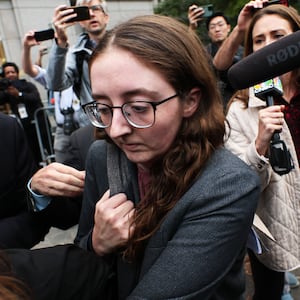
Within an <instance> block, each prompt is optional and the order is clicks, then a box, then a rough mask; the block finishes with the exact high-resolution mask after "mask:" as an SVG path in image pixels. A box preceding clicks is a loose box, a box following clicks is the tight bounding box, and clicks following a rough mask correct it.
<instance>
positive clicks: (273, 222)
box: [219, 1, 300, 300]
mask: <svg viewBox="0 0 300 300" xmlns="http://www.w3.org/2000/svg"><path fill="white" fill-rule="evenodd" d="M264 2H266V1H250V2H248V3H247V4H246V5H245V6H244V8H243V9H242V10H241V12H240V14H239V17H238V23H237V26H236V27H235V29H234V30H233V31H232V33H231V36H229V37H228V39H227V40H226V44H225V43H224V44H223V45H222V48H221V49H220V50H219V51H220V52H221V51H222V53H223V55H224V54H225V53H233V52H234V47H236V46H237V45H238V43H239V42H240V41H241V39H242V36H245V42H244V45H245V55H246V56H247V55H249V54H251V53H253V52H255V51H257V50H259V49H261V48H263V47H265V46H267V45H269V44H270V43H273V42H275V41H277V40H278V39H280V38H282V37H284V36H286V35H289V34H292V33H293V32H295V31H298V30H299V29H300V16H299V14H298V12H297V11H296V10H295V9H294V8H292V7H286V6H284V5H270V6H267V7H265V8H263V5H264ZM255 11H256V12H255ZM227 41H228V42H227ZM299 78H300V77H299V69H295V70H294V71H291V72H289V73H286V74H283V75H282V76H280V80H281V82H282V86H283V95H282V96H281V95H279V94H278V95H277V96H274V105H271V106H267V104H266V101H264V100H262V99H260V98H258V97H257V96H256V95H255V93H254V89H253V87H251V88H249V89H245V90H242V91H238V93H237V94H236V95H235V96H234V97H233V99H232V100H231V102H230V103H229V106H228V113H227V120H228V123H229V128H230V129H228V135H229V136H228V140H227V141H226V144H225V145H226V147H227V148H228V149H229V150H231V151H232V152H233V153H234V154H236V155H238V156H239V157H240V158H241V159H242V160H244V161H245V162H247V164H248V165H250V166H251V167H252V168H253V169H254V170H256V172H257V173H258V174H259V176H260V179H261V186H262V191H261V195H260V199H259V203H258V209H257V212H256V213H257V215H258V216H259V217H260V218H261V220H262V221H263V222H264V223H265V225H266V226H267V228H268V229H269V231H270V233H271V234H272V236H273V237H274V240H272V239H269V238H266V236H264V234H262V233H261V232H260V231H258V235H259V238H260V240H261V241H262V245H263V252H262V254H257V253H255V252H253V251H252V250H250V249H249V251H248V253H249V258H250V263H251V269H252V275H253V279H254V285H255V293H254V296H253V299H255V300H258V299H259V300H261V299H274V300H280V299H284V300H290V299H293V298H292V296H291V295H290V294H289V293H288V294H283V287H284V283H285V271H290V270H293V269H295V268H298V267H299V266H300V235H299V228H300V222H299V220H300V217H299V216H300V208H299V205H298V203H299V201H300V180H299V179H300V172H299V157H300V147H299V145H300V134H299V128H300V123H299V120H300V119H299V117H298V116H299V114H300V110H299V109H300V98H299V95H300V86H299ZM275 131H276V132H280V137H281V139H282V140H283V141H284V142H285V144H286V145H287V148H288V149H289V151H290V154H291V157H292V160H293V163H294V169H293V170H291V171H290V172H289V173H288V174H286V175H279V174H277V173H276V172H275V171H274V170H273V168H272V164H271V160H270V159H269V158H270V152H269V149H270V143H271V140H272V137H273V134H274V132H275Z"/></svg>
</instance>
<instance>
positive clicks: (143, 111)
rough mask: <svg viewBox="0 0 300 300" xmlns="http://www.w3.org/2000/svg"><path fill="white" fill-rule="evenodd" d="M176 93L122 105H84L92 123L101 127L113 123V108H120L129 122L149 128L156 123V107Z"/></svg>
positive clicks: (135, 125) (137, 126)
mask: <svg viewBox="0 0 300 300" xmlns="http://www.w3.org/2000/svg"><path fill="white" fill-rule="evenodd" d="M177 96H178V94H175V95H173V96H171V97H168V98H166V99H164V100H161V101H159V102H150V101H133V102H127V103H124V104H123V105H122V106H109V105H106V104H103V103H97V102H91V103H87V104H85V105H83V106H82V108H83V109H84V111H85V113H86V114H87V116H88V118H89V119H90V121H91V123H92V124H93V125H94V126H96V127H99V128H107V127H109V126H110V125H111V122H112V117H113V109H115V108H120V109H121V111H122V114H123V116H124V117H125V119H126V120H127V122H128V123H129V124H130V125H131V126H133V127H135V128H148V127H151V126H152V125H153V124H154V123H155V111H156V107H157V106H158V105H160V104H163V103H165V102H167V101H169V100H171V99H173V98H175V97H177Z"/></svg>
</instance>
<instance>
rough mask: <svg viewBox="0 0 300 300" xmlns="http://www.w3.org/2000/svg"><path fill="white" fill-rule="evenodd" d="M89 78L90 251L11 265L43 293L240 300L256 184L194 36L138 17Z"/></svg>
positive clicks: (51, 253)
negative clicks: (230, 141) (235, 146)
mask: <svg viewBox="0 0 300 300" xmlns="http://www.w3.org/2000/svg"><path fill="white" fill-rule="evenodd" d="M90 78H91V84H92V91H93V98H94V101H93V102H91V103H88V104H86V105H85V106H84V109H85V111H86V113H87V115H88V117H89V118H90V120H91V122H92V123H93V124H94V125H95V126H97V127H99V128H100V129H101V131H102V132H101V135H102V140H97V141H96V142H94V143H93V144H92V146H91V148H90V150H89V154H88V157H87V166H86V180H85V187H84V199H83V204H82V213H81V217H80V222H79V229H78V234H77V238H76V241H77V243H78V244H79V245H80V246H81V247H82V248H84V249H85V250H83V249H80V248H76V247H74V246H73V247H70V246H60V247H54V248H48V249H40V250H35V252H34V253H33V252H28V251H27V252H24V251H21V250H19V251H18V252H17V253H16V252H11V251H8V253H9V254H10V258H11V260H12V262H13V265H14V268H15V270H16V271H17V272H18V273H20V274H22V276H23V278H26V280H27V282H28V284H29V286H31V287H32V288H33V290H34V292H35V295H37V296H40V295H42V296H43V297H40V298H41V299H63V300H67V299H72V300H74V299H85V300H89V299H106V300H108V299H155V300H157V299H203V300H204V299H224V300H225V299H226V300H240V299H242V298H243V293H244V290H245V278H244V271H243V260H244V254H245V250H246V241H247V236H248V232H249V230H250V227H251V224H252V221H253V216H254V212H255V210H256V201H257V199H258V196H259V181H258V176H257V175H256V174H255V172H253V171H252V170H251V169H250V168H249V167H248V166H247V165H246V164H245V163H243V162H242V161H241V160H240V159H238V158H237V157H236V156H235V155H233V154H232V153H230V152H229V151H227V150H226V149H225V148H224V147H223V137H224V133H225V124H224V121H225V117H224V114H223V107H222V101H221V98H220V94H219V92H218V89H217V84H216V79H215V77H214V75H213V72H212V70H211V67H210V64H209V60H208V58H207V54H206V50H205V48H204V47H203V46H202V44H201V42H200V40H199V39H198V37H197V36H196V35H195V34H193V33H190V32H189V31H188V28H187V26H185V25H183V24H181V23H180V22H178V21H176V20H174V19H172V18H169V17H163V16H155V15H153V16H139V17H136V18H133V19H131V20H129V21H127V22H124V23H122V24H120V25H118V26H117V27H115V28H114V29H113V30H111V31H110V32H108V33H107V34H106V35H105V37H104V38H103V40H102V41H101V43H100V44H99V45H98V47H97V48H96V50H95V52H94V54H93V56H92V58H91V61H90ZM86 250H88V251H86ZM18 255H22V257H23V260H22V261H23V263H22V261H21V262H19V263H18V261H16V259H17V256H18ZM24 257H25V259H24ZM54 260H55V262H54ZM26 261H28V262H31V263H30V265H31V266H34V267H33V269H29V266H28V264H27V266H26V267H25V266H24V264H26ZM45 283H47V284H45ZM67 286H71V288H66V287H67ZM41 287H42V288H41ZM53 295H54V296H53ZM51 296H52V298H51Z"/></svg>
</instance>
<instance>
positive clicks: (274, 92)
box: [253, 77, 294, 175]
mask: <svg viewBox="0 0 300 300" xmlns="http://www.w3.org/2000/svg"><path fill="white" fill-rule="evenodd" d="M253 90H254V95H255V96H256V97H258V98H260V99H261V100H263V101H266V103H267V106H271V105H274V97H277V96H281V95H282V94H283V87H282V83H281V81H280V79H279V77H276V78H274V79H269V80H267V81H265V82H262V83H259V84H256V85H254V87H253ZM269 159H270V164H271V166H272V169H273V170H274V172H275V173H277V174H279V175H285V174H288V173H289V172H290V171H291V170H292V169H293V168H294V163H293V160H292V157H291V154H290V151H289V150H288V148H287V147H286V144H285V142H284V141H283V140H281V139H280V135H279V132H278V131H275V132H274V134H273V136H272V139H271V142H270V146H269Z"/></svg>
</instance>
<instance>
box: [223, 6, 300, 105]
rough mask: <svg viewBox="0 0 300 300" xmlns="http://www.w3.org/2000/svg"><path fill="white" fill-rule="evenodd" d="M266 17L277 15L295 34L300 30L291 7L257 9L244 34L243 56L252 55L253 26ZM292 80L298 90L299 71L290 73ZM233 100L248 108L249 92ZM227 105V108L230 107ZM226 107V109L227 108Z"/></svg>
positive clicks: (296, 16)
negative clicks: (286, 22)
mask: <svg viewBox="0 0 300 300" xmlns="http://www.w3.org/2000/svg"><path fill="white" fill-rule="evenodd" d="M266 15H277V16H279V17H281V18H282V19H285V20H286V21H288V22H289V24H290V26H291V28H292V31H293V32H296V31H298V30H299V29H300V16H299V14H298V12H297V10H296V9H294V8H293V7H287V6H284V5H281V4H274V5H270V6H267V7H265V8H262V9H259V10H258V11H257V12H256V13H255V14H254V16H253V18H252V20H251V23H250V24H249V27H248V29H247V32H246V36H245V42H244V46H245V50H244V56H248V55H249V54H251V53H253V37H252V32H253V28H254V26H255V24H256V23H257V21H258V20H260V19H261V18H262V17H264V16H266ZM292 80H293V81H294V82H295V84H296V86H298V88H300V70H299V69H295V70H294V71H292ZM234 100H240V101H242V102H244V104H245V107H248V100H249V90H248V89H246V90H241V91H238V92H237V93H236V94H235V95H233V97H232V98H231V101H230V103H231V102H232V101H234ZM230 103H229V104H228V106H229V105H230ZM228 106H227V107H228Z"/></svg>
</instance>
